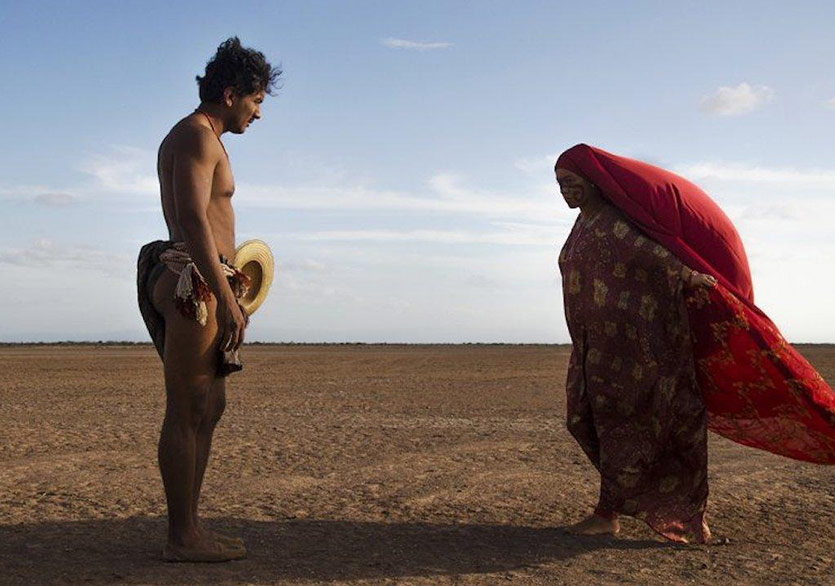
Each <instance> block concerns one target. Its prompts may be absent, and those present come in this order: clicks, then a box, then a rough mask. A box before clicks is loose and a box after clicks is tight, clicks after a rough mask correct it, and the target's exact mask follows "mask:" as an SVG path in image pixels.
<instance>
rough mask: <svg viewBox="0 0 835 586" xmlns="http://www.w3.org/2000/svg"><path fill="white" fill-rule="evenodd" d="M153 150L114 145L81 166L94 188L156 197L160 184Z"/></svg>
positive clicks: (113, 192)
mask: <svg viewBox="0 0 835 586" xmlns="http://www.w3.org/2000/svg"><path fill="white" fill-rule="evenodd" d="M149 169H156V160H155V156H154V153H152V152H150V151H146V150H143V149H138V148H135V147H130V146H115V147H113V148H112V149H111V150H110V151H109V152H107V153H101V154H96V155H93V156H92V157H90V158H89V159H88V160H86V161H85V162H84V163H82V165H81V170H82V171H83V172H85V173H87V174H88V175H90V176H91V177H92V178H93V179H94V181H95V185H94V187H95V188H97V189H99V190H102V191H106V192H108V193H110V194H122V195H143V196H156V195H157V194H158V193H159V184H158V182H157V177H156V175H154V174H152V173H149V172H148V170H149Z"/></svg>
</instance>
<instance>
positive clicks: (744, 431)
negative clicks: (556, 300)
mask: <svg viewBox="0 0 835 586" xmlns="http://www.w3.org/2000/svg"><path fill="white" fill-rule="evenodd" d="M557 167H562V168H565V169H568V170H570V171H572V172H574V173H576V174H578V175H581V176H583V177H585V178H586V179H588V180H589V181H591V182H593V183H594V184H596V185H597V186H598V187H599V188H600V189H601V192H602V193H603V195H604V196H605V197H606V198H607V199H608V200H609V201H610V202H611V203H612V204H613V205H614V206H616V207H617V208H618V209H619V210H620V211H622V212H623V213H624V214H625V215H626V217H628V218H629V219H630V220H631V221H632V222H633V223H634V224H635V225H637V227H638V228H639V229H640V230H641V231H642V232H644V233H645V234H646V235H648V236H650V237H651V238H652V239H654V240H656V241H657V242H659V243H660V244H662V245H663V246H664V247H665V248H667V249H669V250H670V251H671V252H672V253H673V254H674V255H675V256H676V257H678V258H679V259H680V260H681V261H682V262H683V263H684V264H686V265H687V266H689V267H691V268H693V269H695V270H697V271H700V272H703V273H707V274H710V275H713V276H714V277H716V278H717V280H718V281H719V284H718V285H717V286H716V287H715V288H713V289H712V290H704V291H695V292H694V293H693V294H692V295H690V296H689V297H688V299H687V308H688V315H689V323H690V329H691V336H692V340H693V355H694V358H695V362H696V373H697V380H698V384H699V387H700V389H701V393H702V397H703V400H704V402H705V405H706V407H707V410H708V415H709V416H708V426H709V428H710V429H711V430H712V431H714V432H716V433H719V434H721V435H723V436H725V437H727V438H729V439H732V440H734V441H737V442H739V443H742V444H745V445H748V446H753V447H757V448H760V449H763V450H767V451H769V452H773V453H775V454H780V455H783V456H788V457H790V458H796V459H798V460H805V461H809V462H816V463H821V464H835V392H833V390H832V388H831V387H830V386H829V385H828V384H827V383H826V382H825V381H824V380H823V378H822V377H821V376H820V374H818V373H817V372H816V371H815V369H814V368H813V367H812V366H811V365H810V364H809V363H808V361H806V359H804V358H803V357H802V356H801V355H800V353H799V352H797V350H795V349H794V348H793V347H792V346H791V345H790V344H789V343H788V342H787V341H786V340H785V339H784V338H783V336H782V335H781V334H780V332H779V330H778V329H777V327H776V326H775V325H774V324H773V323H772V322H771V320H770V319H769V318H768V316H766V315H765V313H763V312H762V311H761V310H760V309H759V308H757V306H756V305H754V293H753V287H752V285H751V275H750V270H749V268H748V261H747V258H746V255H745V250H744V248H743V246H742V241H741V240H740V238H739V235H738V234H737V232H736V229H735V228H734V226H733V224H732V223H731V221H730V220H729V219H728V217H727V216H726V215H725V214H724V213H723V212H722V211H721V210H720V209H719V207H718V206H717V205H716V203H715V202H713V201H712V200H711V199H710V197H708V195H707V194H705V193H704V192H703V191H702V190H701V189H699V188H698V187H697V186H695V185H694V184H692V183H690V182H689V181H687V180H686V179H684V178H682V177H679V176H678V175H676V174H674V173H671V172H669V171H665V170H663V169H660V168H658V167H654V166H652V165H649V164H647V163H643V162H640V161H635V160H632V159H628V158H625V157H619V156H617V155H613V154H611V153H607V152H606V151H603V150H601V149H597V148H595V147H591V146H588V145H584V144H580V145H576V146H574V147H572V148H570V149H569V150H567V151H565V152H564V153H563V154H562V155H560V158H559V159H558V161H557Z"/></svg>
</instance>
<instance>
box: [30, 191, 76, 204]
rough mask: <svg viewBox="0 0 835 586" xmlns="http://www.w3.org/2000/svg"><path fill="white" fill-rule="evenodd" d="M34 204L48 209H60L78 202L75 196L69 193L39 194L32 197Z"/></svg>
mask: <svg viewBox="0 0 835 586" xmlns="http://www.w3.org/2000/svg"><path fill="white" fill-rule="evenodd" d="M34 200H35V203H39V204H41V205H45V206H50V207H61V206H66V205H70V204H73V203H75V202H76V201H78V200H77V199H76V197H75V196H73V195H71V194H69V193H57V192H51V193H39V194H38V195H36V196H35V197H34Z"/></svg>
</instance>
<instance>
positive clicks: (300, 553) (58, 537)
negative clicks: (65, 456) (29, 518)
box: [0, 517, 669, 584]
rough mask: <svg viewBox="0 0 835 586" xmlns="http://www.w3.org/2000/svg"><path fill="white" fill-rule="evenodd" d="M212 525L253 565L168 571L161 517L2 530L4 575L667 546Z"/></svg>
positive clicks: (482, 533)
mask: <svg viewBox="0 0 835 586" xmlns="http://www.w3.org/2000/svg"><path fill="white" fill-rule="evenodd" d="M209 523H210V526H211V527H213V528H215V529H218V530H221V531H224V532H228V533H234V534H238V535H242V536H243V537H244V539H245V540H246V542H247V547H248V549H249V558H248V559H246V560H243V561H238V562H231V563H227V564H164V563H162V562H161V561H160V548H161V538H162V536H163V535H164V534H165V520H164V519H160V518H147V517H136V518H129V519H120V520H95V521H74V522H49V523H41V524H31V525H11V526H10V525H6V526H0V560H2V561H0V575H2V576H3V580H2V582H3V584H50V583H84V584H112V583H118V582H121V583H130V582H143V583H154V584H190V583H206V582H208V581H211V582H212V583H227V584H228V583H240V582H247V583H248V582H261V581H263V582H274V581H279V580H305V579H308V580H319V581H332V580H340V581H342V580H356V579H384V578H398V577H408V576H412V577H418V576H423V577H431V576H454V575H458V574H472V573H492V572H502V571H511V570H514V569H520V568H525V567H532V566H536V565H538V564H541V563H545V562H548V561H556V560H567V559H570V558H572V557H574V556H577V555H582V554H585V553H589V552H593V551H595V550H624V549H648V548H663V547H669V546H668V545H667V544H664V543H659V542H655V541H628V540H621V539H613V538H605V537H601V538H588V537H587V538H577V537H574V536H570V535H567V534H566V533H564V531H563V530H562V529H560V528H537V527H514V526H508V525H477V524H472V525H438V524H429V523H385V522H379V523H377V522H350V521H328V520H292V521H274V522H269V521H249V520H242V519H234V518H220V519H212V520H209Z"/></svg>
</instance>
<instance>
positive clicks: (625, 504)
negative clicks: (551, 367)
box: [559, 205, 708, 542]
mask: <svg viewBox="0 0 835 586" xmlns="http://www.w3.org/2000/svg"><path fill="white" fill-rule="evenodd" d="M559 264H560V270H561V272H562V284H563V297H564V302H565V315H566V321H567V322H568V329H569V332H570V334H571V340H572V342H573V346H574V347H573V351H572V354H571V359H570V362H569V368H568V379H567V383H566V394H567V407H568V409H567V410H568V413H567V423H568V429H569V431H570V432H571V434H572V435H573V436H574V438H575V439H576V440H577V442H578V443H579V444H580V446H581V447H582V449H583V451H584V452H585V453H586V455H587V456H588V457H589V459H590V460H591V462H592V464H594V466H595V467H596V468H597V469H598V471H599V472H600V476H601V484H600V501H599V503H598V509H597V510H598V511H599V512H602V513H603V514H605V513H607V512H618V513H622V514H626V515H631V516H634V517H636V518H639V519H642V520H644V521H645V522H646V523H647V524H649V526H650V527H652V528H653V529H654V530H655V531H657V532H658V533H660V534H661V535H663V536H664V537H666V538H668V539H671V540H673V541H681V542H703V541H704V540H705V537H706V535H705V533H704V528H703V523H702V521H703V518H704V514H705V506H706V503H707V494H708V487H707V428H706V412H705V406H704V403H703V402H702V399H701V396H700V393H699V388H698V386H697V384H696V376H695V367H694V360H693V351H692V347H691V340H690V330H689V325H688V317H687V308H686V304H685V300H684V292H683V290H682V282H681V276H680V275H681V269H682V264H681V262H680V261H679V260H678V259H677V258H676V257H675V256H674V255H673V254H671V253H670V252H669V250H667V249H666V248H664V247H663V246H661V245H660V244H657V243H656V242H655V241H653V240H651V239H649V238H647V237H646V236H644V235H643V234H642V233H641V232H639V231H638V229H637V228H635V227H634V226H633V225H632V224H631V223H630V221H629V220H627V219H626V218H625V217H624V216H623V215H622V214H621V212H619V211H618V210H617V209H616V208H614V207H612V206H609V205H605V206H604V207H603V208H602V209H601V210H600V212H599V213H598V214H597V215H596V216H594V217H592V218H591V219H586V218H585V217H584V216H583V215H581V216H580V217H578V219H577V222H576V223H575V225H574V228H573V229H572V231H571V234H570V235H569V237H568V240H567V241H566V243H565V245H564V247H563V249H562V251H561V252H560V257H559Z"/></svg>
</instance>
